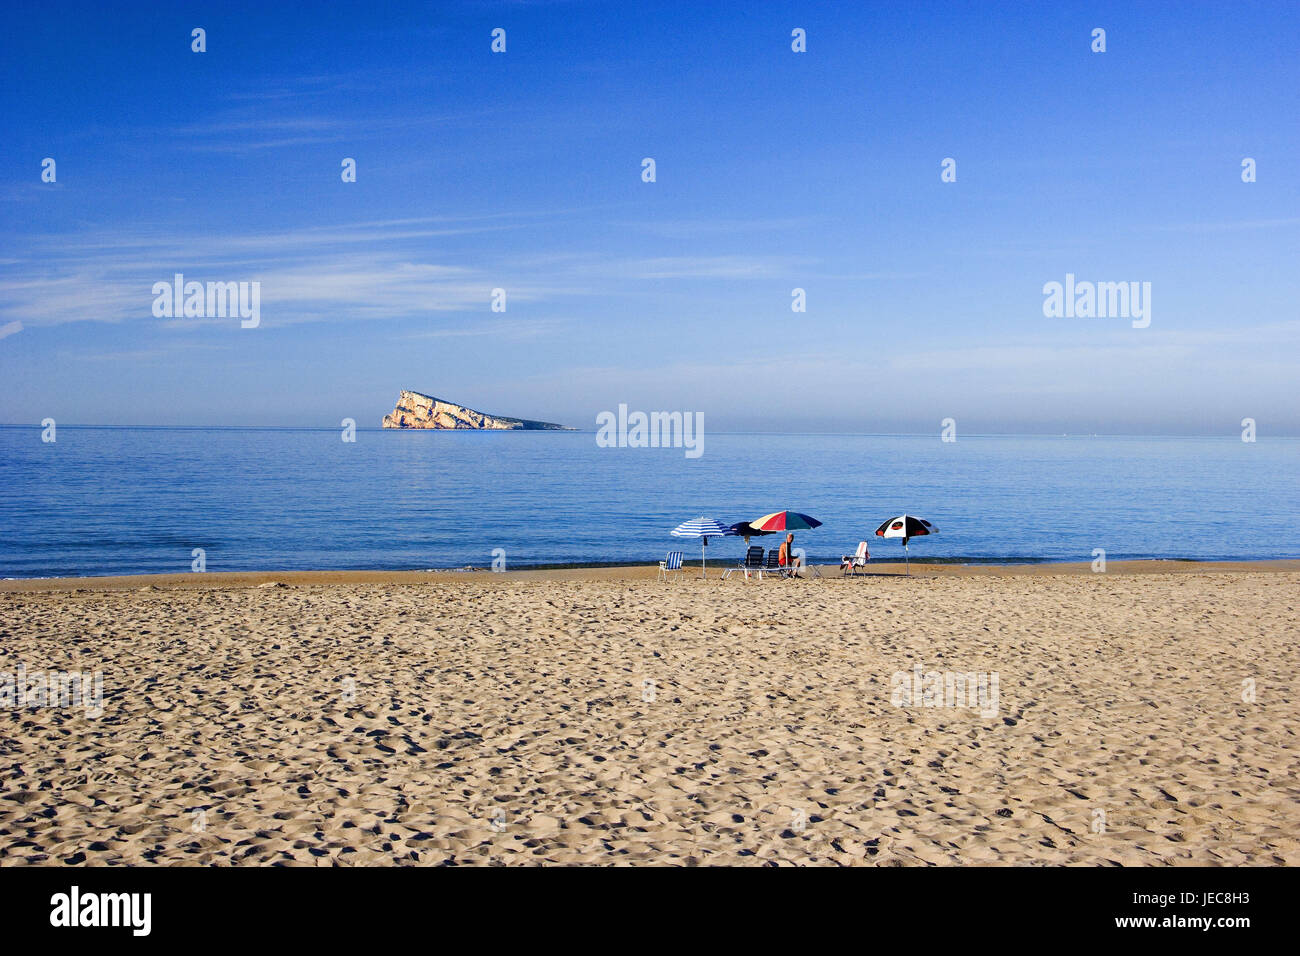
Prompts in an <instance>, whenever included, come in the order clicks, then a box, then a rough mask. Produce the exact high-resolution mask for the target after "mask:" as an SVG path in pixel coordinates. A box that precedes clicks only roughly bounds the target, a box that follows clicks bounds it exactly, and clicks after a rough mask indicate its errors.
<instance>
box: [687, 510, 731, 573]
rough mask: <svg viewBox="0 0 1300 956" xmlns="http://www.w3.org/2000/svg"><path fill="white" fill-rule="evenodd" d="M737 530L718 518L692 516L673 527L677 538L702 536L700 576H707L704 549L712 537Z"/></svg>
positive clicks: (726, 535)
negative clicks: (733, 529)
mask: <svg viewBox="0 0 1300 956" xmlns="http://www.w3.org/2000/svg"><path fill="white" fill-rule="evenodd" d="M735 533H736V532H734V531H732V530H731V528H730V526H728V525H725V524H723V523H722V522H721V521H719V520H718V519H717V518H705V517H703V516H701V517H699V518H692V519H691V520H690V521H683V522H682V523H681V524H679V525H678V526H677V527H676V528H673V537H676V538H700V539H702V541H701V543H700V577H707V576H708V575H707V573H706V568H705V564H704V562H705V557H704V549H705V548H707V547H708V546H709V539H710V538H720V537H730V536H732V535H734V534H735Z"/></svg>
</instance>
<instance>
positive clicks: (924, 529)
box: [876, 515, 939, 574]
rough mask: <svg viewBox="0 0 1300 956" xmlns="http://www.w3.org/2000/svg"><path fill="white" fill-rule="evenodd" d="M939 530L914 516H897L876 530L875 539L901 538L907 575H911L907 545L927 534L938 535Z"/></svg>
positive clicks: (909, 554) (910, 559)
mask: <svg viewBox="0 0 1300 956" xmlns="http://www.w3.org/2000/svg"><path fill="white" fill-rule="evenodd" d="M938 533H939V529H938V528H936V527H935V526H934V525H932V524H930V522H928V521H926V520H925V519H924V518H917V517H915V516H914V515H899V516H898V517H897V518H890V519H889V520H888V521H884V522H882V523H881V525H880V527H879V528H877V529H876V537H877V538H902V539H903V553H904V554H905V555H906V556H907V573H908V574H911V573H912V555H911V553H910V552H909V551H908V550H907V543H908V542H909V541H911V540H912V539H913V538H919V537H922V536H923V535H927V534H938Z"/></svg>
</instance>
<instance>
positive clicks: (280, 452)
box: [0, 425, 1300, 578]
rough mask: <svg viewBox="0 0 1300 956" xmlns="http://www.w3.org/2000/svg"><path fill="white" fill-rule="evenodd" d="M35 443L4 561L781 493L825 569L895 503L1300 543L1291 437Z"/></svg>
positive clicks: (396, 553) (1101, 530) (1082, 553)
mask: <svg viewBox="0 0 1300 956" xmlns="http://www.w3.org/2000/svg"><path fill="white" fill-rule="evenodd" d="M42 435H43V432H42V429H41V428H39V427H27V426H5V427H0V577H4V578H32V577H50V576H68V575H118V574H145V573H170V572H188V571H191V570H193V569H194V568H195V567H196V566H197V565H196V562H200V563H201V566H202V567H203V568H204V569H205V570H207V571H210V572H214V571H265V570H302V569H421V570H422V569H455V568H465V567H475V568H491V567H493V566H494V565H495V566H496V567H498V568H502V567H503V568H505V569H519V568H526V567H545V566H555V565H585V564H591V565H599V564H629V563H631V564H636V563H654V562H657V561H659V560H661V559H663V558H664V556H665V555H666V553H667V552H669V551H673V550H681V551H684V552H685V554H686V556H687V559H688V561H698V560H699V558H700V556H701V550H702V549H701V545H702V542H701V541H700V540H699V539H681V538H674V537H673V536H672V535H671V533H670V532H671V531H672V529H673V528H674V527H676V526H677V525H678V524H680V523H681V522H683V521H686V520H688V519H691V518H695V517H699V516H707V517H714V518H717V519H719V520H721V521H723V522H724V523H727V524H731V523H733V522H739V521H742V520H751V519H754V518H757V517H758V516H760V515H763V514H767V513H769V512H773V511H781V510H787V509H788V510H791V511H797V512H801V513H804V514H808V515H811V516H813V517H815V518H817V519H818V520H820V521H821V522H822V525H821V526H820V527H818V528H816V529H814V530H812V531H801V532H798V533H796V535H795V546H796V547H798V548H803V549H804V550H805V552H806V554H807V556H808V559H809V560H810V561H813V562H836V563H837V562H838V561H839V558H840V556H841V555H843V554H850V553H852V552H853V551H854V549H855V548H856V547H857V544H858V542H859V541H863V540H866V541H869V547H870V552H871V556H872V558H873V559H890V560H893V559H901V558H902V557H903V556H904V552H903V547H902V543H901V542H900V541H898V540H884V539H880V538H876V537H874V535H873V532H874V530H875V529H876V528H877V527H878V526H879V525H880V524H881V522H883V521H884V520H885V519H887V518H890V517H893V516H895V515H899V514H903V513H907V514H912V515H916V516H919V517H922V518H925V519H927V520H929V521H931V522H932V523H933V524H934V525H935V526H936V527H937V528H938V533H937V534H934V535H932V536H929V537H926V538H914V539H913V540H912V541H911V544H910V547H909V552H908V553H909V554H910V557H911V560H912V561H913V562H918V561H920V562H926V561H941V562H962V563H1019V562H1062V561H1082V562H1092V561H1094V560H1095V559H1096V558H1097V557H1098V553H1099V552H1102V551H1104V553H1105V557H1106V560H1108V561H1114V560H1122V559H1131V558H1155V559H1167V560H1175V559H1192V560H1201V561H1208V560H1244V559H1266V558H1300V495H1297V490H1298V488H1300V485H1298V483H1297V473H1298V468H1297V466H1300V440H1296V439H1281V438H1273V439H1270V438H1263V437H1261V438H1260V439H1259V440H1258V441H1256V442H1243V441H1241V440H1239V439H1238V438H1236V437H1232V438H1226V437H1225V438H1147V437H1094V436H1073V435H1070V436H1060V437H1044V436H1033V437H1017V436H967V435H961V436H960V438H959V440H957V441H953V442H944V441H942V440H941V439H940V437H939V435H938V434H934V435H924V436H921V435H915V436H909V435H848V434H772V433H763V434H739V433H732V434H712V433H710V434H708V435H706V436H705V442H704V445H703V446H702V454H700V456H699V457H698V458H693V457H688V456H687V455H686V454H685V452H684V450H683V449H681V448H610V447H601V446H599V445H598V444H597V442H596V433H595V432H592V431H588V432H558V431H549V432H542V431H539V432H526V431H517V432H479V431H394V430H383V429H361V430H358V431H357V432H356V434H355V441H350V442H349V441H344V440H343V437H344V436H343V433H342V431H341V430H340V429H307V428H303V429H294V428H128V427H121V428H119V427H98V426H81V427H78V426H65V425H60V426H58V428H57V431H56V433H55V436H54V437H55V441H53V442H47V441H43V440H42ZM780 540H781V539H780V538H779V537H775V536H773V537H765V538H757V539H754V541H753V543H755V544H764V545H768V546H771V547H776V546H777V545H778V544H779V542H780ZM744 547H745V545H744V542H743V540H742V539H740V538H735V537H725V538H711V539H709V542H708V546H707V550H706V551H704V554H706V555H707V560H708V563H709V564H710V566H714V565H730V564H735V563H736V562H737V561H738V559H739V558H740V556H741V555H742V554H743V553H744ZM200 559H201V561H200Z"/></svg>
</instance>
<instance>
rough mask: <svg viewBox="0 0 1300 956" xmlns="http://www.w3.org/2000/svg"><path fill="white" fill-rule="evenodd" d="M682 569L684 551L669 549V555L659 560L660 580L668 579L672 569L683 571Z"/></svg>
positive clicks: (678, 571)
mask: <svg viewBox="0 0 1300 956" xmlns="http://www.w3.org/2000/svg"><path fill="white" fill-rule="evenodd" d="M681 570H682V552H680V551H669V552H668V557H666V558H664V559H663V560H662V561H660V562H659V580H660V581H667V580H668V574H669V572H670V571H675V572H677V573H679V574H680V573H681Z"/></svg>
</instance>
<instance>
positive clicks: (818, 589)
mask: <svg viewBox="0 0 1300 956" xmlns="http://www.w3.org/2000/svg"><path fill="white" fill-rule="evenodd" d="M900 570H901V569H900ZM892 571H893V569H886V573H877V574H874V575H872V576H869V577H862V578H858V579H847V580H842V579H840V578H838V577H834V576H831V577H829V578H828V579H827V580H823V581H776V580H769V581H764V582H762V583H758V582H748V583H746V582H744V581H743V580H740V579H738V578H736V577H733V578H732V579H731V580H729V581H727V582H725V583H723V582H720V581H719V580H717V579H716V577H715V578H712V579H710V580H708V581H699V580H698V579H692V578H690V577H683V578H681V579H679V580H676V581H674V582H672V583H669V584H659V583H657V582H655V581H654V580H653V579H652V578H653V570H650V571H649V572H647V571H646V570H645V569H640V570H637V571H628V570H618V569H600V570H597V571H591V570H576V571H554V572H519V573H515V572H512V573H508V574H502V575H493V574H490V573H484V574H450V573H443V574H417V575H401V574H386V573H379V572H375V573H370V574H363V573H357V574H317V575H312V574H303V573H295V574H262V575H242V576H241V575H221V576H218V575H191V576H188V577H185V578H179V577H166V578H164V577H159V578H151V579H122V578H119V579H111V580H105V579H85V580H82V581H45V582H4V583H3V586H0V673H3V672H14V671H15V669H16V667H17V666H18V665H19V664H20V663H21V664H23V665H24V666H25V667H26V669H27V671H28V673H29V674H30V673H31V672H34V671H38V670H45V671H48V670H52V669H62V670H73V669H77V670H83V671H93V670H96V669H98V670H100V671H101V672H102V677H103V689H104V700H103V707H104V710H103V714H102V715H100V716H98V717H95V716H90V715H87V714H86V712H85V710H84V708H80V707H66V708H52V707H42V708H30V707H29V708H24V709H17V708H13V707H8V708H4V707H0V865H20V864H31V863H35V864H47V865H63V864H77V863H85V864H141V863H154V864H190V865H194V864H222V865H225V864H255V865H266V864H286V865H336V864H341V865H374V864H393V863H400V864H413V865H436V864H447V863H457V864H474V863H480V864H488V863H493V864H532V865H536V864H547V863H550V864H638V863H640V864H668V865H696V864H699V865H715V864H739V865H758V864H767V865H774V864H779V865H790V864H794V865H895V866H896V865H929V864H938V865H950V864H958V863H961V864H1103V865H1111V864H1121V865H1149V864H1210V865H1243V864H1246V865H1278V864H1292V865H1294V864H1296V863H1300V784H1298V783H1297V771H1300V708H1297V706H1296V705H1297V701H1296V696H1295V678H1296V674H1297V672H1298V671H1300V667H1298V666H1297V665H1298V664H1300V651H1298V650H1297V647H1296V639H1297V633H1298V632H1297V621H1298V620H1300V614H1297V609H1296V605H1297V595H1300V570H1297V567H1296V563H1295V562H1277V563H1274V564H1272V565H1243V566H1219V565H1214V566H1209V565H1178V566H1176V567H1175V566H1171V565H1169V564H1167V563H1150V564H1143V565H1125V564H1116V563H1112V565H1111V566H1110V569H1109V570H1108V572H1107V573H1105V574H1092V573H1090V572H1089V571H1088V570H1087V566H1086V565H1084V566H1082V567H1075V568H1062V567H1059V566H1052V567H1046V568H1045V567H1041V566H1040V567H1034V568H998V569H961V568H951V567H942V568H935V567H925V568H917V567H916V566H913V576H912V577H911V578H906V577H903V576H901V575H899V574H896V573H889V572H892ZM715 573H716V572H715ZM916 665H919V666H920V668H921V672H922V674H924V673H925V672H928V671H937V672H946V671H952V672H962V673H966V672H974V673H976V674H983V675H986V677H987V678H988V679H989V680H991V677H992V675H993V674H996V675H997V678H998V696H997V701H996V708H993V707H991V706H989V704H990V702H989V701H988V700H987V699H986V700H985V701H984V702H983V703H984V704H985V706H984V707H983V708H981V707H979V706H975V707H971V706H962V705H963V704H966V703H975V704H977V705H978V704H979V703H980V702H979V701H978V700H975V701H967V700H964V699H956V700H943V699H942V695H941V703H944V704H945V706H930V707H927V706H923V701H921V700H917V701H910V702H903V703H898V702H897V699H898V694H899V687H901V686H903V684H906V686H908V687H909V688H910V687H911V686H912V685H911V681H912V680H913V674H914V667H915V666H916ZM895 674H898V675H899V676H898V677H895V676H894V675H895ZM1250 681H1253V693H1252V687H1251V685H1250V684H1249V683H1246V682H1250ZM987 686H991V685H988V684H986V687H987ZM947 704H953V706H946V705H947Z"/></svg>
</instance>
